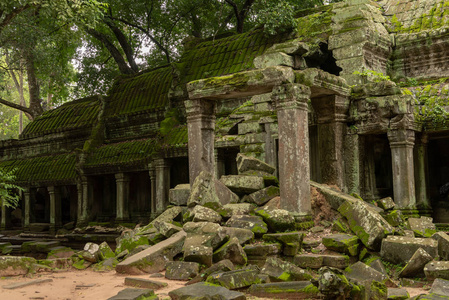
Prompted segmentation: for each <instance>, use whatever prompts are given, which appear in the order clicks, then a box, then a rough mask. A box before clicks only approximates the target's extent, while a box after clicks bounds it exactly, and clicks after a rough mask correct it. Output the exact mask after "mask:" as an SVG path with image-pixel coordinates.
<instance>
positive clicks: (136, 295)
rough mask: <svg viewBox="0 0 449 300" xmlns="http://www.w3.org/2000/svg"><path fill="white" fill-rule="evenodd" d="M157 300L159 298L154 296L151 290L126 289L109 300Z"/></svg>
mask: <svg viewBox="0 0 449 300" xmlns="http://www.w3.org/2000/svg"><path fill="white" fill-rule="evenodd" d="M138 299H145V300H157V299H158V296H156V295H155V294H154V291H153V290H150V289H135V288H126V289H124V290H121V291H120V292H118V293H117V295H115V296H114V297H111V298H108V300H138Z"/></svg>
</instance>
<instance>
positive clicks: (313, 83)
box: [295, 68, 351, 98]
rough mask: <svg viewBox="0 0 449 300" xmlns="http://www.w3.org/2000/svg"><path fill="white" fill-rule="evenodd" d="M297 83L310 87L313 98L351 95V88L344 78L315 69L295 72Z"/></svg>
mask: <svg viewBox="0 0 449 300" xmlns="http://www.w3.org/2000/svg"><path fill="white" fill-rule="evenodd" d="M295 82H296V83H300V84H304V85H306V86H308V87H310V90H311V94H312V97H313V98H314V97H320V96H324V95H341V96H349V95H350V94H351V87H350V86H349V85H348V84H347V83H346V80H345V79H344V78H342V77H340V76H336V75H333V74H330V73H328V72H326V71H323V70H319V69H315V68H310V69H306V70H303V71H295Z"/></svg>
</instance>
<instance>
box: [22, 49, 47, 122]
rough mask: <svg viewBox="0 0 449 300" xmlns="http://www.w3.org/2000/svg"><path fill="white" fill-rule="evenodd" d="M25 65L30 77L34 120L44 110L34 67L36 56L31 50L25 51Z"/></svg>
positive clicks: (31, 106) (29, 88) (31, 107)
mask: <svg viewBox="0 0 449 300" xmlns="http://www.w3.org/2000/svg"><path fill="white" fill-rule="evenodd" d="M24 54H25V65H26V71H27V77H28V90H29V95H30V107H29V108H30V110H31V118H32V120H34V119H35V118H36V117H37V116H40V115H41V114H42V113H43V112H44V110H43V109H42V104H41V99H40V97H39V96H40V88H39V83H38V82H37V77H36V69H35V67H34V54H33V53H32V52H31V51H30V50H28V49H27V50H25V51H24Z"/></svg>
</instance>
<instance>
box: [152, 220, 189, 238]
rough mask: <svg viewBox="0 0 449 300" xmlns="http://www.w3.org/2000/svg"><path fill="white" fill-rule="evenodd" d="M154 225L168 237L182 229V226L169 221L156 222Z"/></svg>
mask: <svg viewBox="0 0 449 300" xmlns="http://www.w3.org/2000/svg"><path fill="white" fill-rule="evenodd" d="M154 227H155V228H156V229H157V231H158V232H159V233H160V234H162V235H163V236H164V237H166V238H169V237H171V236H172V235H174V234H175V233H177V232H179V231H181V230H182V228H181V227H179V226H176V225H174V224H172V223H168V222H156V223H154Z"/></svg>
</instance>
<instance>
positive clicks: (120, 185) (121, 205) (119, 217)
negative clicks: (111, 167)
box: [115, 173, 130, 222]
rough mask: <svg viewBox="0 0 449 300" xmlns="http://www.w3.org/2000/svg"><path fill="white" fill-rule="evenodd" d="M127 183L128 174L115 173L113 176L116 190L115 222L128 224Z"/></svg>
mask: <svg viewBox="0 0 449 300" xmlns="http://www.w3.org/2000/svg"><path fill="white" fill-rule="evenodd" d="M129 182H130V178H129V175H128V174H125V173H117V174H115V183H116V188H117V199H116V217H115V220H116V222H128V221H129V211H128V207H129V192H130V190H129Z"/></svg>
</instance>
